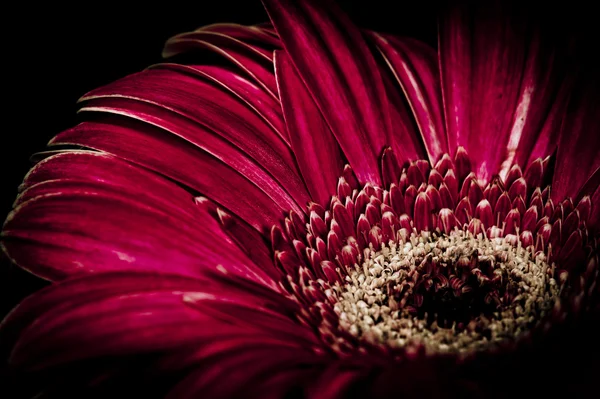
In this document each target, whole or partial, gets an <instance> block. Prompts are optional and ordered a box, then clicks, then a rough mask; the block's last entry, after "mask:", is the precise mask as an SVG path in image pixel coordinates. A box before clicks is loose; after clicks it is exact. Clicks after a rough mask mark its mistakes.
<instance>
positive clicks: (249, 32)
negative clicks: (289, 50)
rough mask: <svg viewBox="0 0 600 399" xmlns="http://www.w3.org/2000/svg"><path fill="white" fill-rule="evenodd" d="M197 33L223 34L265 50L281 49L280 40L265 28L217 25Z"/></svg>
mask: <svg viewBox="0 0 600 399" xmlns="http://www.w3.org/2000/svg"><path fill="white" fill-rule="evenodd" d="M197 31H207V32H215V33H221V34H223V35H227V36H231V37H233V38H236V39H237V40H241V41H243V42H245V43H249V44H253V45H257V46H260V47H263V48H267V47H268V48H271V49H272V50H274V49H276V48H280V47H281V42H280V41H279V38H278V37H276V36H274V35H273V34H271V33H269V32H268V30H266V29H265V28H264V27H259V26H246V25H240V24H232V23H217V24H212V25H206V26H203V27H201V28H199V29H197Z"/></svg>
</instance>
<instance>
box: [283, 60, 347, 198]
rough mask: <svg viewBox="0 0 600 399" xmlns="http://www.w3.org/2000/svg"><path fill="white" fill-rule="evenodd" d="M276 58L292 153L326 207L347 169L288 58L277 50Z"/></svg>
mask: <svg viewBox="0 0 600 399" xmlns="http://www.w3.org/2000/svg"><path fill="white" fill-rule="evenodd" d="M274 58H275V73H276V77H277V85H278V87H279V97H280V98H281V107H282V109H283V114H284V116H285V120H286V123H287V126H288V131H289V134H290V139H291V143H292V151H293V152H294V155H295V156H296V161H297V162H298V167H299V168H300V171H301V172H302V175H303V176H305V183H306V185H307V187H308V190H309V192H310V193H311V196H312V198H314V199H315V200H316V201H317V202H318V203H320V204H321V205H325V204H326V203H327V202H328V201H329V198H330V197H331V193H332V192H333V191H334V189H335V186H336V183H337V180H338V177H339V176H340V175H341V174H342V171H343V169H344V161H343V159H342V153H341V151H340V148H339V146H338V144H337V141H336V140H335V137H334V136H333V134H332V133H331V131H330V130H329V127H328V126H327V123H326V122H325V120H324V119H323V116H322V115H321V113H320V111H319V109H318V108H317V106H316V104H315V103H314V101H313V99H312V97H311V96H310V94H309V93H308V91H307V90H306V87H305V86H304V83H303V82H302V80H300V78H299V77H298V75H297V73H296V71H295V70H294V67H293V66H292V64H291V62H290V60H289V56H288V55H287V54H286V53H285V52H282V51H276V52H275V57H274Z"/></svg>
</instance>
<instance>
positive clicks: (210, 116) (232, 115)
mask: <svg viewBox="0 0 600 399" xmlns="http://www.w3.org/2000/svg"><path fill="white" fill-rule="evenodd" d="M140 86H141V87H144V90H139V87H140ZM81 101H82V102H83V103H84V107H83V108H82V111H86V110H94V111H102V110H105V111H107V112H111V111H113V112H114V111H121V112H120V113H121V114H124V113H125V114H126V115H128V116H131V117H134V118H135V117H137V118H136V119H141V120H144V121H146V120H149V122H153V123H154V124H157V121H161V122H162V123H163V124H165V123H167V124H168V125H167V129H168V130H171V131H172V132H173V133H174V134H176V135H179V136H183V137H184V138H185V139H187V140H188V141H191V142H192V143H194V144H196V146H202V145H203V144H204V143H206V141H208V139H207V138H204V137H203V136H206V135H207V133H208V137H210V139H211V141H214V139H213V137H214V135H215V134H216V135H218V136H220V137H221V138H222V139H223V140H225V141H228V142H230V143H231V144H232V145H234V146H235V147H237V148H239V149H240V150H241V151H243V152H244V153H246V154H248V156H249V157H251V158H253V159H254V160H255V161H256V162H257V163H258V164H259V165H260V166H262V168H264V169H266V170H267V171H268V172H269V173H270V174H271V175H273V176H274V177H275V178H276V179H277V180H278V181H279V184H277V185H274V186H273V188H274V189H277V188H278V186H284V187H285V188H286V191H288V192H289V193H290V194H291V196H292V197H295V199H296V201H297V204H298V205H299V207H300V208H302V207H304V206H305V205H306V203H307V202H308V201H309V197H308V194H307V192H306V188H305V186H304V183H303V182H302V180H301V179H300V177H299V176H298V172H297V170H296V166H295V162H294V158H293V155H292V153H291V151H290V149H289V147H287V145H286V143H285V142H284V141H282V139H281V137H279V136H278V135H277V134H276V133H275V132H274V131H273V130H272V129H270V128H269V126H268V125H267V124H266V123H264V121H263V120H262V119H261V118H259V117H258V116H257V115H256V114H255V113H254V112H252V110H251V109H249V108H248V107H246V106H245V105H244V104H243V103H241V102H239V101H237V99H236V98H235V97H233V96H231V95H230V94H228V93H226V92H225V91H223V90H221V89H219V88H216V87H214V86H213V85H211V84H209V83H208V82H206V81H204V80H202V79H198V77H197V76H190V75H188V74H186V73H182V72H180V71H174V70H157V69H153V70H147V71H144V72H141V73H139V74H135V75H131V76H129V77H126V78H124V79H121V80H119V81H117V82H114V83H112V84H110V85H108V86H105V87H101V88H99V89H96V90H93V91H92V92H90V93H88V94H87V95H85V96H84V97H83V98H82V100H81ZM147 104H150V105H151V107H150V110H147V109H148V108H147V107H148V105H147ZM152 106H154V107H152ZM157 107H158V108H159V109H156V108H157ZM140 108H141V109H140ZM145 114H147V116H146V115H145ZM190 125H191V126H194V128H193V130H192V129H185V126H190ZM161 127H162V126H161ZM211 133H212V134H211ZM231 158H232V157H227V158H226V159H225V161H228V160H230V159H231ZM269 187H270V186H269V185H265V187H264V189H265V190H267V189H269ZM287 207H288V208H289V205H287ZM292 209H293V207H292Z"/></svg>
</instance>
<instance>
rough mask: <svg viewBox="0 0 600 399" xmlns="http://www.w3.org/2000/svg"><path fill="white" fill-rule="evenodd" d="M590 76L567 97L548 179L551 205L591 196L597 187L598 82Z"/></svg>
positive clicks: (599, 145) (599, 166) (599, 157)
mask: <svg viewBox="0 0 600 399" xmlns="http://www.w3.org/2000/svg"><path fill="white" fill-rule="evenodd" d="M594 73H595V75H594V76H593V77H591V79H589V80H584V79H582V82H581V86H580V87H578V88H577V90H576V91H575V92H574V93H573V94H572V95H571V99H570V103H569V110H568V114H567V116H566V118H565V121H564V122H563V126H562V132H561V137H560V141H559V143H558V153H557V155H556V166H555V167H554V176H553V179H552V192H551V195H552V199H553V200H554V201H562V200H563V199H564V198H566V197H573V198H581V197H582V196H584V195H592V194H593V193H594V191H596V189H597V188H598V184H599V183H600V171H599V169H600V152H599V151H598V148H600V113H599V112H598V101H599V100H600V79H599V78H598V76H597V74H596V73H597V71H594ZM594 176H595V177H594Z"/></svg>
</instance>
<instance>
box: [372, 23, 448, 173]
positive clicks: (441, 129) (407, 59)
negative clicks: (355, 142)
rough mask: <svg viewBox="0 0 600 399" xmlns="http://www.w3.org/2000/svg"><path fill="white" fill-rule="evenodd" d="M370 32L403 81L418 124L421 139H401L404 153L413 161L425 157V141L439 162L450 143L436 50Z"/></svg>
mask: <svg viewBox="0 0 600 399" xmlns="http://www.w3.org/2000/svg"><path fill="white" fill-rule="evenodd" d="M368 33H369V36H370V37H371V39H372V40H373V41H374V42H375V44H376V45H377V47H378V49H379V51H381V53H382V55H383V56H384V58H385V61H386V63H387V65H388V66H389V68H390V69H391V71H392V72H393V73H394V76H395V78H396V79H397V80H398V82H399V83H400V85H401V87H402V90H403V93H404V95H405V96H406V98H407V99H408V103H409V105H410V107H411V110H412V112H413V114H414V115H415V119H416V121H417V124H418V126H419V131H420V138H421V140H422V141H421V140H418V137H416V136H415V135H414V134H412V135H408V136H409V137H407V138H403V139H402V140H401V145H402V147H403V151H404V153H405V154H406V153H407V154H409V156H407V157H406V158H408V159H411V157H410V155H412V156H413V158H412V159H411V160H416V159H420V158H424V154H422V153H421V151H422V149H421V148H422V146H423V143H424V144H425V148H426V151H427V156H428V158H429V161H430V162H431V163H434V162H437V160H438V159H439V158H440V157H441V156H442V154H444V153H446V152H448V143H447V139H446V133H445V126H444V111H443V103H442V98H441V89H440V76H439V69H438V63H437V54H436V52H435V50H434V49H432V48H430V47H428V46H427V45H426V44H424V43H421V42H419V41H417V40H413V39H409V38H397V37H394V36H391V35H384V34H379V33H376V32H368ZM395 133H396V132H395ZM396 134H397V133H396ZM406 146H408V147H409V148H405V147H406ZM410 148H412V149H410ZM414 155H417V156H416V157H414Z"/></svg>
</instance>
